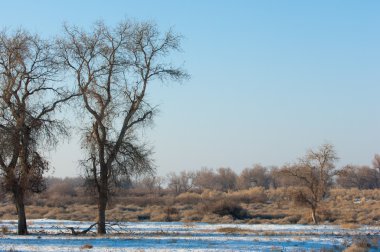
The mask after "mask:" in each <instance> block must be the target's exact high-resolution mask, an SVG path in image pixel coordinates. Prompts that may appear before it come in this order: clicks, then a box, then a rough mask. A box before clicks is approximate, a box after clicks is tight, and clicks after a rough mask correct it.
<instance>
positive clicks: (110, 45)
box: [58, 21, 187, 234]
mask: <svg viewBox="0 0 380 252" xmlns="http://www.w3.org/2000/svg"><path fill="white" fill-rule="evenodd" d="M58 44H59V46H60V50H61V57H62V59H63V61H64V63H65V65H66V66H67V67H68V69H70V70H71V71H72V73H73V74H74V78H75V82H76V84H77V86H78V90H79V92H80V93H81V94H82V102H83V103H82V104H83V108H84V114H83V118H84V120H86V116H87V121H86V123H85V125H86V128H85V134H84V137H83V147H84V149H86V151H87V158H86V159H85V160H84V161H83V162H82V164H83V165H84V167H85V171H86V174H87V177H88V178H90V180H91V182H92V185H93V186H94V188H95V189H96V191H97V196H98V197H97V198H98V199H97V200H98V234H105V233H106V222H105V221H106V217H105V210H106V206H107V202H108V199H109V193H110V189H111V187H112V185H113V182H115V181H117V179H118V177H120V176H125V175H127V176H128V175H131V174H133V173H136V172H137V173H138V172H144V171H149V170H151V169H152V166H151V160H150V158H149V149H147V148H146V147H145V146H144V145H142V144H141V143H140V141H139V139H138V138H137V134H136V132H138V131H139V130H140V129H141V127H142V126H144V125H145V124H146V123H149V121H151V120H152V117H153V115H154V112H155V108H154V107H153V106H151V105H150V104H149V102H148V100H147V98H146V94H147V90H148V89H149V86H150V85H151V84H153V83H152V81H154V80H160V81H165V80H168V79H171V80H175V81H179V80H182V79H183V78H187V74H186V73H185V72H184V71H183V70H182V69H180V68H177V67H173V66H172V65H171V64H169V63H166V62H165V60H166V58H167V56H168V55H169V53H171V52H172V51H176V50H178V49H179V48H180V36H178V35H176V34H175V33H174V32H173V31H171V30H170V31H168V32H167V33H165V34H161V33H160V32H159V30H158V29H157V27H156V25H154V24H151V23H144V22H142V23H137V22H129V21H124V22H121V23H120V24H119V25H118V26H116V27H113V28H110V27H108V26H106V25H105V24H103V23H102V22H99V23H97V24H96V25H95V26H94V27H93V29H91V30H88V31H85V30H82V29H79V28H77V27H69V26H65V36H64V37H63V38H62V39H61V40H59V41H58ZM155 84H156V83H155Z"/></svg>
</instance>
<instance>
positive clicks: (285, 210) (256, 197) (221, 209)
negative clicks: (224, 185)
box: [0, 187, 380, 229]
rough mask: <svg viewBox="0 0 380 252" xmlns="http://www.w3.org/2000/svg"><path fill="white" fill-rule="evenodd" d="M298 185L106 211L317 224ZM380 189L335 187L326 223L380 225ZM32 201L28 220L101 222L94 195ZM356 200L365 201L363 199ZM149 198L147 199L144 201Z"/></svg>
mask: <svg viewBox="0 0 380 252" xmlns="http://www.w3.org/2000/svg"><path fill="white" fill-rule="evenodd" d="M291 190H292V188H287V189H286V188H278V189H269V190H264V189H263V188H261V187H256V188H251V189H249V190H240V191H232V192H220V191H214V190H204V191H203V192H199V193H196V192H187V193H182V194H180V195H178V196H174V195H171V194H163V195H162V196H159V195H152V194H149V195H146V196H144V195H138V196H136V195H130V194H126V195H128V196H125V197H121V196H118V197H116V198H114V199H113V201H112V203H111V204H110V205H109V206H108V208H107V211H106V215H107V218H108V219H109V220H110V221H183V222H209V223H252V224H255V223H273V224H296V223H298V224H311V223H312V221H311V215H310V209H308V208H307V207H301V206H297V205H295V204H294V203H293V202H292V201H291V199H290V198H289V196H288V195H289V194H290V193H291ZM379 195H380V190H358V189H333V190H331V193H330V198H329V199H327V200H326V201H324V202H323V203H322V204H321V205H320V207H319V209H318V216H319V218H320V222H321V223H326V224H337V225H342V227H343V228H347V229H355V228H358V227H360V226H359V225H380V196H379ZM33 197H35V198H30V200H29V203H28V204H27V205H26V213H27V218H28V219H37V218H51V219H71V220H79V221H93V220H96V215H97V205H96V203H94V202H92V203H91V202H90V200H89V199H88V197H84V196H83V197H82V196H73V198H71V199H69V198H67V197H66V196H65V197H64V198H63V202H64V203H65V204H60V203H58V202H57V201H59V199H57V198H56V197H55V196H54V197H53V201H54V202H52V203H48V202H49V198H48V196H46V195H39V196H33ZM356 199H360V200H359V201H358V200H356ZM144 200H146V201H145V202H144ZM1 219H3V220H4V219H17V214H16V210H15V207H14V205H13V203H12V201H6V202H3V203H0V220H1Z"/></svg>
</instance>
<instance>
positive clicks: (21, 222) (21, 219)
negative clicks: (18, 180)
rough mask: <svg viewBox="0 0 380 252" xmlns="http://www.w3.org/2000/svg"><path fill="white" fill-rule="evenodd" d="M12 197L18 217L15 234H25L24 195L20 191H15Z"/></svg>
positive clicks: (26, 232) (26, 231)
mask: <svg viewBox="0 0 380 252" xmlns="http://www.w3.org/2000/svg"><path fill="white" fill-rule="evenodd" d="M14 199H15V205H16V209H17V217H18V224H17V225H18V227H17V234H18V235H27V234H28V229H27V225H26V216H25V205H24V195H23V194H22V193H15V194H14Z"/></svg>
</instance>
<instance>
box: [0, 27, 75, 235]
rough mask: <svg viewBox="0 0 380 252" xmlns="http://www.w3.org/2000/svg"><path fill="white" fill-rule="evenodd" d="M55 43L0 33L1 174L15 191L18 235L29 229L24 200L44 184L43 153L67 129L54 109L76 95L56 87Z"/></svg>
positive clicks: (7, 187)
mask: <svg viewBox="0 0 380 252" xmlns="http://www.w3.org/2000/svg"><path fill="white" fill-rule="evenodd" d="M58 72H59V68H58V65H57V62H56V60H55V57H54V49H53V48H52V46H51V43H48V42H47V41H43V40H42V39H40V38H38V36H35V35H31V34H29V33H28V32H26V31H22V30H20V31H17V32H14V33H12V34H10V33H8V32H6V31H2V32H1V33H0V175H1V177H2V179H1V181H2V186H3V188H4V189H5V190H6V191H7V192H10V193H12V195H13V199H14V203H15V205H16V209H17V214H18V234H21V235H24V234H27V224H26V216H25V206H24V200H25V196H26V194H27V193H28V192H30V191H31V192H40V191H41V190H43V189H44V183H43V174H44V173H45V172H46V171H47V170H48V168H49V163H48V162H47V160H46V159H45V158H44V156H43V155H42V153H43V152H45V151H47V150H49V147H52V146H54V145H55V143H56V142H57V140H58V136H59V135H60V134H64V135H65V134H67V132H66V130H65V124H64V122H63V121H60V120H57V119H55V118H54V112H55V111H56V110H57V109H58V108H59V107H60V105H62V104H63V103H64V102H65V101H67V100H69V99H70V98H71V97H73V95H71V94H70V93H68V92H67V91H66V90H65V89H63V88H62V87H58V86H57V85H58V84H57V82H55V80H56V78H57V74H58Z"/></svg>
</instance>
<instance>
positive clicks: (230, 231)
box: [216, 227, 252, 234]
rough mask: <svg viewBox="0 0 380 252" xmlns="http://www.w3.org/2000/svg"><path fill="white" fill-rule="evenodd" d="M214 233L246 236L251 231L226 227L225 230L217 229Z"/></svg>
mask: <svg viewBox="0 0 380 252" xmlns="http://www.w3.org/2000/svg"><path fill="white" fill-rule="evenodd" d="M216 232H219V233H226V234H246V233H251V232H252V231H251V230H249V229H242V228H235V227H226V228H218V229H217V230H216Z"/></svg>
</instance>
